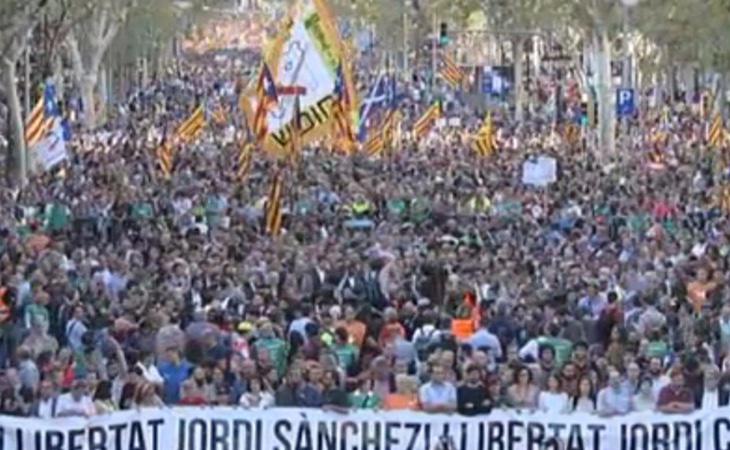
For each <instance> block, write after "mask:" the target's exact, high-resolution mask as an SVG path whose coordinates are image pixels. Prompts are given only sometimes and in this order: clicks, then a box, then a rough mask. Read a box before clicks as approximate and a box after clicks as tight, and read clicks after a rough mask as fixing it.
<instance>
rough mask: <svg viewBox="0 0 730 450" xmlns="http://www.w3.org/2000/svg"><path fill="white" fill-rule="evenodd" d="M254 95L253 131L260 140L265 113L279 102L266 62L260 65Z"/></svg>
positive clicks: (264, 134)
mask: <svg viewBox="0 0 730 450" xmlns="http://www.w3.org/2000/svg"><path fill="white" fill-rule="evenodd" d="M256 95H257V97H258V104H257V106H256V113H255V114H254V118H253V133H254V136H256V139H257V140H258V141H260V140H261V139H263V138H264V136H266V131H267V126H266V115H267V114H268V113H269V110H270V109H271V108H272V107H273V106H275V105H276V104H277V103H279V95H278V94H277V92H276V83H275V82H274V77H273V76H272V75H271V71H270V70H269V66H267V65H266V63H264V64H263V66H262V67H261V73H260V74H259V79H258V82H257V83H256Z"/></svg>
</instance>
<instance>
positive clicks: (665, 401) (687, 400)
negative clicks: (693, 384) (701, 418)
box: [656, 367, 695, 414]
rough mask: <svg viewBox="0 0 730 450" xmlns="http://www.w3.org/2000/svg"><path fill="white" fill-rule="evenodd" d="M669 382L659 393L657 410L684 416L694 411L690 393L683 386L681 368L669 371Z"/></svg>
mask: <svg viewBox="0 0 730 450" xmlns="http://www.w3.org/2000/svg"><path fill="white" fill-rule="evenodd" d="M669 376H670V379H671V382H670V383H669V385H668V386H665V387H664V388H662V390H661V391H659V398H658V399H657V405H656V406H657V410H658V411H661V412H663V413H666V414H686V413H689V412H692V411H693V410H694V409H695V402H694V398H693V396H692V392H690V390H689V389H687V387H686V386H685V384H684V372H683V371H682V368H681V367H673V368H672V370H671V371H670V375H669Z"/></svg>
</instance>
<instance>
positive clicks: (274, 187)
mask: <svg viewBox="0 0 730 450" xmlns="http://www.w3.org/2000/svg"><path fill="white" fill-rule="evenodd" d="M282 177H283V175H282V172H281V170H279V171H278V172H276V174H275V175H274V179H273V180H271V187H270V188H269V195H268V197H267V199H266V215H265V221H266V224H265V225H266V233H267V234H269V235H271V236H279V235H280V234H281V226H282V223H283V219H284V211H283V205H282V191H283V188H284V187H283V180H282Z"/></svg>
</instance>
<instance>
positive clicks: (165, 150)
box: [156, 140, 173, 178]
mask: <svg viewBox="0 0 730 450" xmlns="http://www.w3.org/2000/svg"><path fill="white" fill-rule="evenodd" d="M156 153H157V163H158V164H159V166H160V171H161V172H162V175H163V176H164V177H165V178H170V175H172V164H173V148H172V144H171V143H170V142H168V141H167V140H166V141H165V142H163V143H162V145H160V146H159V147H157V152H156Z"/></svg>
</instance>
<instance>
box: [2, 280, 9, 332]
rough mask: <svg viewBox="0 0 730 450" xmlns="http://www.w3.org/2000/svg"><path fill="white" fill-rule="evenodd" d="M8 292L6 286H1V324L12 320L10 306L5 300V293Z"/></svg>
mask: <svg viewBox="0 0 730 450" xmlns="http://www.w3.org/2000/svg"><path fill="white" fill-rule="evenodd" d="M7 293H8V290H7V289H6V288H4V287H0V324H3V323H5V322H7V321H8V320H10V306H8V304H7V303H6V302H5V294H7Z"/></svg>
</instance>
